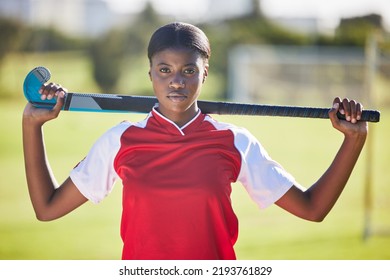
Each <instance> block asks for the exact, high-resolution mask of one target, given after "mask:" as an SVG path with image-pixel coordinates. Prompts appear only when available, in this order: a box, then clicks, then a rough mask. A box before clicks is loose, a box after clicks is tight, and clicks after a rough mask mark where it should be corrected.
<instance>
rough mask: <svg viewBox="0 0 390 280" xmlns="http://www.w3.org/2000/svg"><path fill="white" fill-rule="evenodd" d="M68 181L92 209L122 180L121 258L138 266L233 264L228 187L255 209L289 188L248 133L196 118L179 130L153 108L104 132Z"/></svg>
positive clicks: (234, 223) (289, 180)
mask: <svg viewBox="0 0 390 280" xmlns="http://www.w3.org/2000/svg"><path fill="white" fill-rule="evenodd" d="M70 177H71V179H72V181H73V182H74V183H75V185H76V186H77V187H78V189H79V190H80V192H81V193H82V194H83V195H84V196H85V197H86V198H88V199H89V200H91V201H92V202H94V203H98V202H100V201H101V200H102V199H103V198H104V197H106V196H107V195H108V194H109V193H110V192H111V190H112V188H113V185H114V183H115V181H116V180H118V179H120V180H121V181H122V184H123V201H122V204H123V205H122V206H123V212H122V220H121V237H122V240H123V243H124V246H123V252H122V258H123V259H144V260H145V259H235V258H236V256H235V252H234V249H233V246H234V244H235V242H236V240H237V236H238V220H237V217H236V215H235V213H234V211H233V209H232V204H231V199H230V194H231V191H232V188H231V183H233V182H236V181H240V182H241V183H242V185H243V186H244V187H245V188H246V190H247V191H248V193H249V195H250V196H251V197H252V199H253V200H254V201H255V202H256V203H257V204H258V205H259V207H260V208H265V207H267V206H269V205H271V204H273V203H274V202H275V201H276V200H278V199H279V198H280V197H281V196H283V194H284V193H286V192H287V190H288V189H289V188H290V187H291V186H292V185H293V184H294V178H293V177H292V176H291V175H290V174H289V173H287V172H286V171H285V170H284V169H283V168H282V167H281V166H280V165H279V164H278V163H277V162H275V161H273V160H272V159H271V158H270V157H269V156H268V154H267V153H266V151H265V150H264V148H263V147H262V146H261V144H260V143H259V142H258V141H257V140H256V139H255V138H254V136H252V135H251V134H250V133H249V132H248V131H247V130H245V129H243V128H238V127H236V126H234V125H231V124H226V123H220V122H217V121H215V120H214V119H212V118H211V117H210V116H208V115H205V114H202V113H201V112H199V113H198V114H197V116H196V117H194V119H193V120H191V121H190V122H189V123H187V124H186V125H185V126H183V127H181V128H179V127H178V126H177V125H176V124H175V123H173V122H171V121H170V120H169V119H167V118H165V117H164V116H163V115H161V114H160V113H159V112H158V111H157V110H156V109H153V110H152V112H151V113H150V114H149V115H148V117H147V118H146V119H145V120H143V121H141V122H138V123H130V122H123V123H120V124H119V125H117V126H115V127H113V128H112V129H110V130H109V131H107V132H106V133H105V134H104V135H103V136H102V137H100V138H99V139H98V140H97V142H96V143H95V144H94V146H93V147H92V149H91V150H90V152H89V154H88V155H87V157H86V158H85V159H84V160H83V161H82V162H80V164H79V165H78V166H77V167H75V169H74V170H73V171H72V172H71V174H70Z"/></svg>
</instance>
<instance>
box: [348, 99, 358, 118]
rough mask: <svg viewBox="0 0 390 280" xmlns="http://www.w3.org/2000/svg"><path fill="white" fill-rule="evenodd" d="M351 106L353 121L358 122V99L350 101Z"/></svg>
mask: <svg viewBox="0 0 390 280" xmlns="http://www.w3.org/2000/svg"><path fill="white" fill-rule="evenodd" d="M349 107H350V111H351V122H352V123H356V122H357V114H356V101H355V100H351V101H349Z"/></svg>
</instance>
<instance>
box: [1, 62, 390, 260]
mask: <svg viewBox="0 0 390 280" xmlns="http://www.w3.org/2000/svg"><path fill="white" fill-rule="evenodd" d="M32 60H34V59H33V58H30V57H29V58H28V59H26V63H25V65H24V66H23V67H21V68H24V67H25V68H28V67H30V66H31V67H33V64H35V62H36V61H32ZM31 61H32V62H31ZM50 61H52V59H51V58H50V59H49V58H48V62H50ZM73 61H75V63H78V65H79V68H78V70H77V71H78V73H79V74H80V75H84V77H85V81H80V83H83V84H85V85H90V87H91V88H93V87H94V84H93V82H91V80H90V76H88V72H86V70H87V69H88V63H86V62H85V61H84V60H82V59H80V58H78V59H74V58H73V57H70V58H69V59H68V63H65V65H64V68H63V69H69V67H70V66H69V64H70V63H71V62H73ZM50 63H52V65H53V66H54V65H55V62H50ZM42 64H43V63H42ZM46 65H47V64H46ZM34 66H35V65H34ZM56 67H58V66H56ZM58 68H60V67H58ZM13 69H18V68H13ZM13 71H16V70H13ZM17 71H18V72H20V74H19V75H20V77H24V76H23V75H24V74H23V73H24V72H23V71H22V70H17ZM88 77H89V78H88ZM21 79H22V78H19V79H15V81H14V82H15V84H18V86H20V88H21ZM79 79H80V78H79ZM69 80H71V78H69ZM0 84H2V85H3V88H4V80H1V83H0ZM7 86H9V85H7ZM86 87H88V86H86ZM20 94H21V92H20ZM24 103H25V102H24V100H23V99H18V100H0V118H1V120H2V121H1V124H0V131H1V137H0V178H1V179H0V213H1V214H0V259H119V258H120V255H121V240H120V237H119V222H120V213H121V186H120V184H117V186H116V188H115V189H114V191H113V193H112V194H111V195H110V196H109V197H108V198H107V199H106V200H104V201H103V202H102V203H101V204H99V205H93V204H92V203H87V204H85V205H83V206H82V207H81V208H79V209H77V210H75V211H74V212H73V213H71V214H69V215H68V216H66V217H64V218H62V219H60V220H57V221H54V222H38V221H37V220H36V219H35V216H34V212H33V209H32V206H31V203H30V200H29V196H28V192H27V187H26V183H25V177H24V166H23V158H22V145H21V144H22V142H21V114H22V110H23V107H24ZM380 109H381V108H380ZM389 116H390V110H389V109H386V108H383V109H382V120H381V122H380V123H378V124H372V125H370V130H371V131H370V132H371V134H370V140H372V143H373V150H374V154H373V159H374V161H373V163H372V168H373V175H372V176H373V195H374V198H373V201H374V208H373V212H372V230H373V235H372V236H371V237H370V238H369V239H367V240H366V241H363V240H362V234H363V225H364V223H363V222H364V210H363V209H364V207H363V201H364V199H363V198H364V186H365V184H364V180H365V168H366V159H367V155H366V150H364V151H363V154H362V157H361V158H360V159H359V162H358V164H357V166H356V169H355V171H354V172H353V174H352V177H351V179H350V181H349V183H348V186H347V188H346V189H345V191H344V193H343V194H342V196H341V198H340V200H339V201H338V203H337V204H336V206H335V208H334V209H333V211H332V212H331V213H330V214H329V216H328V217H327V218H326V219H325V221H324V222H322V223H311V222H307V221H303V220H300V219H298V218H296V217H294V216H292V215H290V214H288V213H286V212H284V211H283V210H281V209H279V208H278V207H276V206H271V207H270V208H268V209H266V210H263V211H260V210H258V209H257V207H256V205H254V203H252V202H251V200H250V199H249V197H248V195H247V194H246V193H245V192H244V191H243V188H242V186H241V185H239V184H235V185H234V191H233V205H234V207H235V210H236V213H237V216H238V218H239V220H240V235H239V240H238V242H237V245H236V250H237V255H238V258H239V259H390V251H389V250H388V248H390V235H382V234H381V233H386V232H385V231H389V230H390V219H389V214H390V188H389V186H390V173H389V172H388V166H389V165H388V164H389V161H390V147H389V145H388V139H389V137H390V135H389V134H390V125H389V123H388V121H387V119H388V118H389ZM125 118H126V119H129V120H132V121H136V120H140V119H143V118H144V115H119V114H97V113H75V112H63V113H62V114H61V116H60V118H59V119H57V120H56V121H55V122H51V123H49V124H47V126H46V127H45V137H46V145H47V150H48V156H49V159H50V162H51V164H52V167H53V170H54V173H55V174H56V176H57V179H58V180H59V181H62V180H63V179H65V178H66V176H67V175H68V172H69V171H70V169H71V168H72V167H73V166H74V165H75V164H76V163H77V162H78V161H79V160H80V159H82V158H83V157H84V155H85V154H86V153H87V151H88V149H89V148H90V146H91V145H92V143H93V142H94V140H95V139H96V138H97V137H98V136H99V135H101V134H102V133H103V132H104V131H105V130H106V129H108V128H109V127H111V126H112V125H114V124H116V123H118V122H119V121H121V120H123V119H125ZM216 118H218V119H219V120H221V121H228V122H232V123H235V124H237V125H239V126H245V127H246V128H248V129H249V130H250V131H251V132H252V133H253V134H255V136H256V137H257V138H258V139H259V140H260V141H261V142H262V143H263V145H264V146H265V148H266V149H267V150H268V152H269V153H270V155H271V156H272V157H273V158H274V159H275V160H277V161H279V162H280V163H281V164H282V165H283V166H284V167H285V168H286V169H287V170H289V171H290V172H291V173H292V174H293V175H294V176H295V177H296V179H297V180H298V181H299V182H300V183H301V184H302V185H304V186H309V185H310V184H312V183H313V182H314V181H315V180H316V179H317V178H318V177H319V176H320V175H321V174H322V173H323V172H324V170H325V169H326V168H327V166H328V165H329V163H330V161H331V160H332V158H333V156H334V154H335V152H336V151H337V149H338V147H339V145H340V143H341V141H342V137H341V135H340V134H339V133H338V132H336V131H335V130H334V129H333V128H332V127H331V125H330V123H329V121H327V120H303V119H290V118H271V117H237V116H223V117H221V116H216Z"/></svg>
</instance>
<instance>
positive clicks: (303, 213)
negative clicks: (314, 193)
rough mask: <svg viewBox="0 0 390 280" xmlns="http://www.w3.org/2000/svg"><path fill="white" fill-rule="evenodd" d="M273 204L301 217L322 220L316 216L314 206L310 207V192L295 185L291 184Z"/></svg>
mask: <svg viewBox="0 0 390 280" xmlns="http://www.w3.org/2000/svg"><path fill="white" fill-rule="evenodd" d="M275 204H276V205H278V206H279V207H281V208H283V209H284V210H286V211H287V212H290V213H291V214H293V215H295V216H297V217H300V218H302V219H306V220H310V221H321V220H322V218H319V217H317V215H316V211H314V210H315V207H312V206H313V205H312V203H311V199H310V192H308V191H303V190H301V189H300V188H298V187H296V186H292V187H291V188H290V189H289V190H288V191H287V192H286V193H285V194H284V195H283V196H282V197H281V198H280V199H279V200H278V201H276V202H275Z"/></svg>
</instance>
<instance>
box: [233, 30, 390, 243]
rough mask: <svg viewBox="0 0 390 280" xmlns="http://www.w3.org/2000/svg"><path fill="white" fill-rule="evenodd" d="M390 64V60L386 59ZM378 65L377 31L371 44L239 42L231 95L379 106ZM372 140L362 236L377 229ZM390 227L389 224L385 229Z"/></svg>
mask: <svg viewBox="0 0 390 280" xmlns="http://www.w3.org/2000/svg"><path fill="white" fill-rule="evenodd" d="M386 65H387V66H386V67H388V66H390V62H388V64H386ZM377 68H378V46H377V41H376V39H375V38H374V37H372V38H369V40H368V41H367V46H366V48H357V47H319V46H271V45H238V46H236V47H234V48H233V49H232V50H231V51H230V52H229V62H228V71H229V72H228V92H227V97H228V99H229V100H232V101H236V102H248V103H261V104H278V105H297V106H318V107H329V102H331V101H332V99H333V98H334V97H335V96H340V97H343V96H347V97H348V98H351V99H352V98H353V99H357V100H360V101H362V102H363V104H365V107H366V108H368V107H376V104H375V100H374V99H375V98H373V91H374V89H373V88H374V83H375V82H374V81H375V77H376V75H377ZM374 135H375V133H374V129H373V127H370V137H369V139H368V140H367V143H366V161H365V178H364V194H363V196H364V202H363V203H364V217H363V219H364V222H363V224H364V225H363V230H362V237H363V240H366V239H367V238H369V237H370V236H371V235H373V234H374V233H375V232H374V230H373V225H372V224H373V223H372V211H373V194H372V192H373V186H372V177H373V175H372V174H373V171H372V166H373V161H374V158H373V155H374V151H373V144H372V142H373V137H374ZM385 231H386V232H387V230H385Z"/></svg>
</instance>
